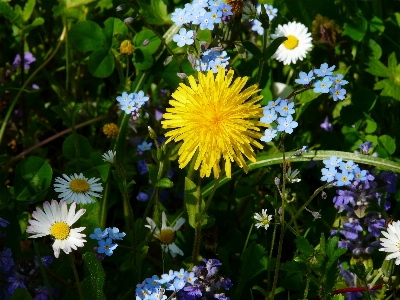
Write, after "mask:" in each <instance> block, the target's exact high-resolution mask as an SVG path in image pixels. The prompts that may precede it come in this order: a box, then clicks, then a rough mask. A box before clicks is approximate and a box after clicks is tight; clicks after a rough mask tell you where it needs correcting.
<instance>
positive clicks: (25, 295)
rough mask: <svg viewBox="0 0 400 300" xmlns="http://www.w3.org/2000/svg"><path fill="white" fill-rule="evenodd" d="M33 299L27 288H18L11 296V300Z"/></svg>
mask: <svg viewBox="0 0 400 300" xmlns="http://www.w3.org/2000/svg"><path fill="white" fill-rule="evenodd" d="M30 299H33V298H32V296H31V294H29V292H28V291H27V290H26V289H22V288H18V289H16V290H15V292H14V293H13V294H12V296H11V300H30Z"/></svg>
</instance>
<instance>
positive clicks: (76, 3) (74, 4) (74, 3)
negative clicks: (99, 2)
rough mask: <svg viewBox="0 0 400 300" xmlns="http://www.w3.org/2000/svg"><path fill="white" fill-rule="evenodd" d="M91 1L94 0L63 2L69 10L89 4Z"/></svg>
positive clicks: (69, 0) (68, 0)
mask: <svg viewBox="0 0 400 300" xmlns="http://www.w3.org/2000/svg"><path fill="white" fill-rule="evenodd" d="M93 1H94V0H66V1H65V7H66V8H68V9H70V8H74V7H78V6H81V5H86V4H89V3H91V2H93ZM62 2H63V1H62Z"/></svg>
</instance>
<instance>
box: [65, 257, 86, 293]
mask: <svg viewBox="0 0 400 300" xmlns="http://www.w3.org/2000/svg"><path fill="white" fill-rule="evenodd" d="M73 255H74V254H73V252H71V253H70V254H68V257H69V261H70V262H71V267H72V271H73V272H74V277H75V285H76V289H77V290H78V295H79V299H80V300H83V299H84V298H83V294H82V289H81V283H80V281H79V276H78V271H77V270H76V266H75V261H74V257H73Z"/></svg>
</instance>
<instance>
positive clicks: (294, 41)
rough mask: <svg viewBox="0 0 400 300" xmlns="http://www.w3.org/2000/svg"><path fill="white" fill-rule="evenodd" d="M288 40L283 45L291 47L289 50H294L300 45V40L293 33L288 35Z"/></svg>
mask: <svg viewBox="0 0 400 300" xmlns="http://www.w3.org/2000/svg"><path fill="white" fill-rule="evenodd" d="M287 38H288V39H287V40H286V41H284V42H283V45H284V46H285V47H286V48H287V49H289V50H293V49H294V48H296V47H297V46H298V45H299V40H298V39H297V38H296V37H295V36H293V35H288V36H287Z"/></svg>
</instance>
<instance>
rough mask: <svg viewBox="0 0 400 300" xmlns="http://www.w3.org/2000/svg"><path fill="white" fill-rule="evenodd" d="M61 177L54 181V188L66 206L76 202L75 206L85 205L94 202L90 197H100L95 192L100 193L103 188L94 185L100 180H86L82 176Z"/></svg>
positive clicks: (98, 184)
mask: <svg viewBox="0 0 400 300" xmlns="http://www.w3.org/2000/svg"><path fill="white" fill-rule="evenodd" d="M63 177H64V178H65V179H64V178H61V177H57V178H56V179H55V182H57V183H55V184H54V187H55V189H54V190H55V191H56V192H57V193H61V194H59V195H58V198H61V199H64V200H65V201H66V202H67V203H68V204H71V203H72V202H76V203H77V204H80V203H82V204H87V203H92V202H95V201H94V199H93V198H92V197H91V196H94V197H100V196H101V195H100V194H98V193H96V192H101V191H102V190H103V187H102V186H101V183H95V182H96V181H98V180H100V179H99V178H91V179H87V178H86V177H85V176H83V174H82V173H81V174H79V175H77V174H74V175H71V176H70V177H68V176H67V175H65V174H63Z"/></svg>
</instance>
